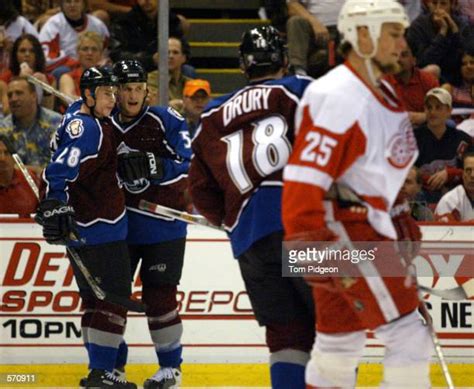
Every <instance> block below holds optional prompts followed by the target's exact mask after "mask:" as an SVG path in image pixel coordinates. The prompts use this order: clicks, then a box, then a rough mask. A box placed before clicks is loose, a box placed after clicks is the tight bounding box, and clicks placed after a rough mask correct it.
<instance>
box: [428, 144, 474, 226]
mask: <svg viewBox="0 0 474 389" xmlns="http://www.w3.org/2000/svg"><path fill="white" fill-rule="evenodd" d="M463 162H464V168H463V175H462V181H463V182H462V184H461V185H458V186H457V187H455V188H454V189H452V190H451V191H449V192H448V193H446V194H445V195H444V196H443V197H442V198H441V200H440V201H439V203H438V206H437V207H436V210H435V215H436V219H437V220H440V221H444V222H453V221H474V151H470V152H466V154H465V155H464V158H463Z"/></svg>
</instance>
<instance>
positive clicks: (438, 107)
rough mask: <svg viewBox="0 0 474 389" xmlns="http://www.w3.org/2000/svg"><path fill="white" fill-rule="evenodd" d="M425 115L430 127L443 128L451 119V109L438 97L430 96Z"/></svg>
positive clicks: (426, 103)
mask: <svg viewBox="0 0 474 389" xmlns="http://www.w3.org/2000/svg"><path fill="white" fill-rule="evenodd" d="M425 113H426V121H427V123H428V127H430V128H433V127H435V128H437V127H442V126H444V125H445V123H446V120H448V119H449V118H450V117H451V107H450V106H449V105H446V104H442V103H441V101H439V100H438V99H437V98H436V97H433V96H430V97H428V99H427V100H426V102H425Z"/></svg>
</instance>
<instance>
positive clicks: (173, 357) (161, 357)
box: [156, 344, 183, 367]
mask: <svg viewBox="0 0 474 389" xmlns="http://www.w3.org/2000/svg"><path fill="white" fill-rule="evenodd" d="M182 354H183V346H181V344H178V347H176V348H174V349H172V350H167V351H164V350H157V351H156V356H157V357H158V362H159V364H160V366H161V367H179V366H180V365H181V363H182V362H183V359H182V358H181V355H182Z"/></svg>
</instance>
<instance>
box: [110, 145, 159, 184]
mask: <svg viewBox="0 0 474 389" xmlns="http://www.w3.org/2000/svg"><path fill="white" fill-rule="evenodd" d="M118 174H119V176H120V178H122V180H123V181H125V182H127V183H133V181H135V180H140V179H142V178H146V179H151V180H159V179H160V178H162V177H163V163H162V161H161V158H160V157H158V156H157V155H156V154H153V153H151V152H142V151H132V152H130V153H126V154H119V156H118Z"/></svg>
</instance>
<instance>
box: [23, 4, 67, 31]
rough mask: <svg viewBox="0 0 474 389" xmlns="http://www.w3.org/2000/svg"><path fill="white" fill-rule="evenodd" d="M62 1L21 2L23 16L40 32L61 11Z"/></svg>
mask: <svg viewBox="0 0 474 389" xmlns="http://www.w3.org/2000/svg"><path fill="white" fill-rule="evenodd" d="M60 2H61V0H21V14H22V15H23V16H24V17H25V18H27V19H28V20H29V21H30V22H31V23H33V24H34V26H35V28H36V29H37V30H38V31H40V30H41V27H43V25H44V23H46V21H47V20H48V19H49V18H50V17H51V16H53V15H56V14H57V13H58V12H59V11H60V10H61V9H60V7H59V5H60Z"/></svg>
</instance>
